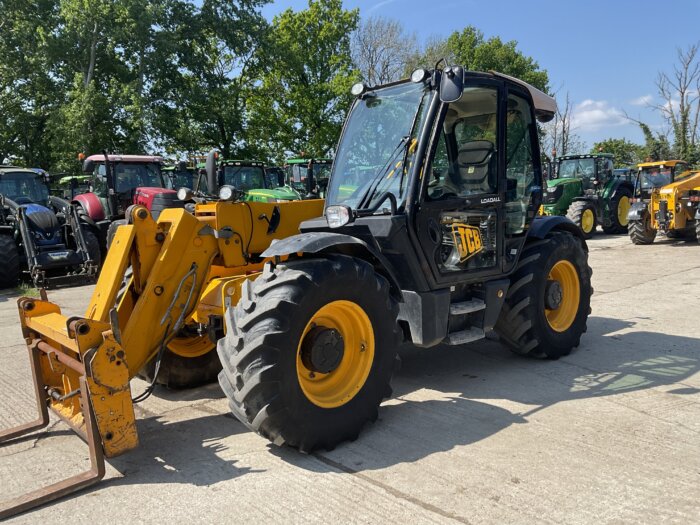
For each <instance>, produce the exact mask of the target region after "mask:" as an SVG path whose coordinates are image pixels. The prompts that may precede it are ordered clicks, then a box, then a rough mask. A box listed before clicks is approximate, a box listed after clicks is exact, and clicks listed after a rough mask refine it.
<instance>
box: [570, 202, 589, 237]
mask: <svg viewBox="0 0 700 525" xmlns="http://www.w3.org/2000/svg"><path fill="white" fill-rule="evenodd" d="M566 216H567V217H568V218H569V219H570V220H571V221H572V222H573V223H574V224H575V225H576V226H578V227H579V228H581V231H582V232H583V236H584V237H585V238H586V239H590V238H591V237H592V236H593V233H595V227H596V215H595V207H594V206H593V205H592V204H591V203H590V202H588V201H574V202H572V203H571V206H569V209H568V211H567V212H566Z"/></svg>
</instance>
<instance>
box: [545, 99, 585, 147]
mask: <svg viewBox="0 0 700 525" xmlns="http://www.w3.org/2000/svg"><path fill="white" fill-rule="evenodd" d="M559 102H560V103H558V104H557V112H556V113H555V114H554V119H552V120H551V121H550V122H548V123H546V124H544V125H543V126H542V139H541V140H542V150H543V152H544V153H545V155H550V154H551V155H552V157H557V156H562V155H572V154H577V153H582V152H583V151H584V150H585V149H586V145H585V143H584V142H583V141H582V140H581V137H579V136H578V134H576V131H575V129H574V128H572V127H571V124H572V120H573V116H572V113H573V104H572V102H571V99H570V97H569V93H568V92H567V93H566V97H565V98H564V102H563V104H562V103H561V100H560V101H559Z"/></svg>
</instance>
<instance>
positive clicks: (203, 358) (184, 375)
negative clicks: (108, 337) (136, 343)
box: [116, 266, 221, 390]
mask: <svg viewBox="0 0 700 525" xmlns="http://www.w3.org/2000/svg"><path fill="white" fill-rule="evenodd" d="M131 274H132V270H131V266H129V267H128V268H127V269H126V272H125V273H124V279H123V281H122V285H121V288H120V289H119V291H118V292H117V301H116V302H117V305H118V304H119V303H120V302H121V299H122V297H123V296H124V294H125V293H126V292H127V286H128V284H129V281H130V280H131ZM205 338H207V336H206V335H204V336H200V337H196V336H193V337H190V338H188V340H189V341H194V340H199V341H200V343H201V344H202V345H205V343H207V342H208V343H210V345H211V348H210V349H209V350H208V351H207V352H206V353H204V354H202V355H196V356H194V357H186V356H183V355H180V354H176V353H175V352H173V351H171V350H170V348H166V349H165V351H164V352H163V358H162V359H161V362H160V371H159V372H158V377H157V379H156V384H157V385H162V386H164V387H166V388H170V389H172V390H182V389H185V388H195V387H198V386H202V385H207V384H209V383H213V382H214V381H216V378H217V376H218V375H219V372H220V371H221V362H220V361H219V355H218V354H217V353H216V344H214V343H212V342H211V341H207V340H206V339H205ZM155 372H156V359H155V358H154V359H151V360H150V361H149V362H148V363H146V365H145V366H144V367H143V368H142V369H141V370H139V371H138V372H137V374H136V375H137V376H139V377H140V378H141V379H144V380H145V381H148V382H149V383H151V382H153V377H154V376H155Z"/></svg>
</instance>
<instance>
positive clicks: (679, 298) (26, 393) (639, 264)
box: [0, 232, 700, 524]
mask: <svg viewBox="0 0 700 525" xmlns="http://www.w3.org/2000/svg"><path fill="white" fill-rule="evenodd" d="M589 247H590V264H591V266H592V268H593V286H594V288H595V294H594V296H593V301H592V313H591V316H590V318H589V321H588V332H587V333H586V334H585V335H584V337H583V339H582V342H581V345H580V347H579V348H577V349H576V350H575V351H574V352H573V353H572V354H571V355H570V356H567V357H564V358H562V359H559V360H557V361H541V360H533V359H525V358H521V357H519V356H516V355H514V354H512V353H511V352H510V351H508V350H507V349H506V348H505V347H503V346H501V345H500V344H498V343H495V342H491V341H489V342H478V343H473V344H470V345H465V346H461V347H448V346H440V347H437V348H435V349H428V350H424V349H417V348H411V347H405V348H403V349H402V351H401V358H402V361H403V366H402V368H401V370H400V371H399V372H398V374H397V376H396V377H395V379H394V396H393V397H392V398H391V399H390V400H387V401H386V402H385V403H384V405H383V407H382V409H381V410H380V416H379V420H378V421H377V422H376V423H374V424H372V425H368V426H367V427H366V428H365V430H364V432H363V433H362V434H361V435H360V437H359V438H358V439H357V440H356V441H355V442H352V443H345V444H342V445H340V446H338V447H337V448H336V449H335V450H333V451H318V452H315V453H313V454H311V455H302V454H300V453H299V452H297V451H295V450H293V449H290V448H285V447H282V448H280V447H276V446H274V445H271V444H269V443H268V441H267V440H265V439H263V438H261V437H259V436H257V435H256V434H253V433H251V432H250V431H248V430H247V429H246V428H245V427H244V426H243V425H242V424H240V423H239V422H238V421H237V420H235V419H234V418H233V417H232V416H231V415H230V414H229V412H228V409H227V402H226V400H225V398H224V396H223V394H222V393H221V391H220V390H219V387H218V385H210V386H208V387H206V388H203V389H199V390H191V391H181V392H170V391H166V390H163V389H157V390H156V393H155V394H154V395H153V396H152V397H151V398H149V399H148V400H147V401H146V402H144V403H143V404H142V405H138V406H137V416H138V431H139V436H140V440H141V446H140V447H139V448H138V449H136V450H135V451H133V452H130V453H127V454H125V455H123V456H120V457H118V458H114V459H111V460H109V461H108V470H107V475H106V477H105V480H104V481H102V482H101V483H99V484H98V485H96V486H94V487H92V488H90V489H87V490H85V491H83V492H81V493H79V494H77V495H73V496H68V497H66V498H64V499H62V500H59V501H57V502H55V503H52V504H49V505H46V506H44V507H42V508H40V509H37V510H34V511H31V512H28V513H25V514H23V515H20V516H17V517H15V518H13V519H11V520H10V521H9V522H11V523H64V522H77V523H83V522H91V523H133V522H148V523H191V522H203V523H223V522H228V523H302V522H303V523H402V524H406V523H494V524H507V523H596V524H597V523H640V522H642V523H679V524H681V523H682V524H689V523H700V328H699V321H698V319H700V317H699V312H700V246H698V244H697V243H696V242H682V241H668V240H666V239H665V238H663V237H659V238H657V241H656V242H655V243H654V244H653V245H651V246H634V245H632V244H631V242H630V241H629V238H628V237H627V236H607V235H603V234H602V233H600V232H599V233H598V235H597V236H596V237H595V238H594V239H592V240H590V241H589ZM91 291H92V288H91V287H81V288H72V289H63V290H58V291H55V292H51V291H50V292H49V299H50V300H52V301H54V302H56V303H57V304H59V305H60V306H61V307H62V309H63V311H64V312H65V313H69V314H78V315H79V314H82V310H83V308H84V307H85V305H86V304H87V302H88V299H89V295H90V293H91ZM16 308H17V307H16V301H15V298H14V297H11V296H8V295H4V296H0V323H2V324H1V326H2V334H3V337H2V339H0V341H1V342H0V346H1V348H0V388H2V391H3V395H2V396H1V397H0V427H1V428H7V427H10V426H13V425H16V424H19V423H21V422H24V421H28V420H29V419H32V418H33V417H34V414H35V408H34V400H33V398H32V390H31V377H30V369H29V364H28V360H27V350H26V347H25V345H24V342H23V339H22V336H21V333H20V328H19V322H18V317H17V311H16ZM144 387H145V383H144V382H143V381H140V380H134V381H133V383H132V391H133V393H134V394H137V393H140V392H141V391H142V390H143V388H144ZM88 464H89V462H88V460H87V448H86V446H85V445H84V443H83V442H82V441H81V440H80V439H79V438H78V437H77V436H76V435H74V434H73V433H72V432H70V431H69V430H68V427H66V426H65V425H64V424H63V423H61V422H58V421H56V422H54V423H53V424H52V425H51V426H50V428H49V429H48V431H42V432H37V433H35V434H33V435H31V437H29V438H25V439H20V440H18V441H15V442H12V443H11V444H8V445H6V446H3V447H1V448H0V486H2V498H4V499H7V498H11V497H14V496H17V495H19V494H22V493H23V492H27V491H29V490H32V489H35V488H38V487H39V486H41V485H47V484H49V483H52V482H55V481H58V480H60V479H61V478H62V477H66V476H68V475H72V474H74V473H77V472H79V471H80V470H81V469H85V468H87V466H88Z"/></svg>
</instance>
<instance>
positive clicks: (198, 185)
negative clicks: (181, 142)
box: [163, 161, 207, 193]
mask: <svg viewBox="0 0 700 525" xmlns="http://www.w3.org/2000/svg"><path fill="white" fill-rule="evenodd" d="M201 171H202V170H200V169H199V167H198V166H194V165H188V163H187V162H185V161H180V162H177V163H176V164H171V165H169V166H165V167H164V168H163V176H164V177H165V180H166V183H167V186H168V188H170V189H172V190H178V189H179V188H192V189H194V190H195V191H202V192H204V193H206V191H207V180H206V177H203V176H201Z"/></svg>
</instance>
